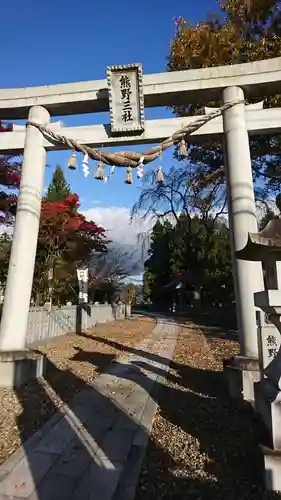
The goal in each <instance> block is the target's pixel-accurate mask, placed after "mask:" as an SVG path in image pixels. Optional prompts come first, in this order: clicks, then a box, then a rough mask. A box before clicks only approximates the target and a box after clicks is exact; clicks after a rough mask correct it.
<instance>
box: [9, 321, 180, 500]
mask: <svg viewBox="0 0 281 500" xmlns="http://www.w3.org/2000/svg"><path fill="white" fill-rule="evenodd" d="M177 331H178V327H177V326H176V325H175V324H174V323H173V322H172V321H171V320H168V319H167V320H165V319H158V322H157V325H156V327H155V328H154V330H153V332H152V334H150V336H149V337H147V338H146V339H144V340H143V341H142V342H140V343H139V344H137V345H136V346H135V347H134V348H128V349H127V351H128V353H126V355H124V356H122V357H121V358H119V359H118V360H117V361H115V362H114V363H111V365H110V369H109V370H108V372H107V373H105V374H102V375H100V376H99V377H98V378H97V379H95V381H94V382H93V384H92V386H91V387H90V388H89V389H87V390H84V391H82V392H81V393H79V394H77V395H76V396H75V397H74V398H73V400H72V401H71V402H70V403H69V405H64V406H63V407H62V408H61V409H60V411H59V412H57V413H56V414H55V415H54V416H53V417H52V418H51V419H50V420H49V421H48V422H47V423H46V424H45V425H44V426H43V427H42V428H41V429H40V430H39V431H38V432H36V434H34V436H32V437H31V438H30V439H29V440H28V441H26V442H25V443H24V444H23V446H21V447H20V448H19V449H18V450H17V451H16V452H15V453H14V454H13V455H12V456H11V457H10V458H9V459H8V460H6V461H5V462H4V463H3V464H2V465H1V466H0V500H8V499H9V500H20V499H21V500H23V499H29V500H109V499H112V500H132V499H133V498H134V494H135V488H136V485H137V481H138V476H139V472H140V469H141V464H142V459H143V456H144V453H145V449H146V446H147V442H148V439H149V434H150V431H151V427H152V421H153V416H154V414H155V411H156V409H157V397H158V394H159V390H161V386H162V384H163V383H165V377H166V375H167V371H168V370H169V361H170V360H171V358H172V356H173V352H174V347H175V343H176V338H177Z"/></svg>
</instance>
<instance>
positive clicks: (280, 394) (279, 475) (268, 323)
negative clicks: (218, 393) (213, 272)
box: [236, 195, 281, 491]
mask: <svg viewBox="0 0 281 500" xmlns="http://www.w3.org/2000/svg"><path fill="white" fill-rule="evenodd" d="M276 205H277V207H278V209H279V211H281V195H278V196H277V198H276ZM236 256H237V257H238V258H239V259H242V260H247V261H261V262H262V263H263V267H264V279H265V290H264V291H262V292H256V293H255V294H254V300H255V305H256V307H258V308H259V311H258V313H257V335H258V346H259V366H260V381H258V382H256V383H255V384H254V398H255V402H254V403H255V410H256V411H257V412H258V413H259V414H260V415H261V416H262V420H263V422H264V424H265V428H266V431H267V436H268V442H267V443H266V446H264V445H262V446H261V448H262V451H263V456H264V465H265V484H266V488H267V489H269V490H274V491H276V490H277V491H279V490H281V349H280V345H281V322H280V317H281V218H280V215H279V216H278V217H276V218H275V219H273V220H271V221H270V222H269V223H268V224H267V225H266V227H265V228H264V229H263V230H262V231H260V232H259V233H249V235H248V241H247V244H246V246H245V247H244V248H243V249H242V250H240V251H239V252H236Z"/></svg>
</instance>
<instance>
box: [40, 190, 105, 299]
mask: <svg viewBox="0 0 281 500" xmlns="http://www.w3.org/2000/svg"><path fill="white" fill-rule="evenodd" d="M79 207H80V204H79V196H78V195H77V194H76V193H73V194H71V195H70V196H68V197H67V198H65V199H64V200H63V201H58V202H50V201H44V200H43V202H42V208H41V219H40V228H39V238H38V246H37V258H36V269H35V276H34V289H36V290H37V292H38V291H39V290H43V291H46V279H47V274H48V269H50V268H51V267H52V268H53V270H54V287H55V288H56V290H57V295H60V299H62V297H63V296H66V295H67V291H68V292H69V290H70V289H72V291H73V290H76V287H77V283H76V282H77V278H76V269H77V267H79V266H80V265H81V264H87V265H88V264H89V262H90V260H91V255H92V253H93V252H94V251H99V252H103V251H106V244H107V241H106V238H105V230H104V228H102V227H100V226H98V225H97V224H96V223H95V222H93V221H88V220H87V219H86V217H85V216H84V215H83V214H81V213H80V212H79ZM72 295H73V293H72Z"/></svg>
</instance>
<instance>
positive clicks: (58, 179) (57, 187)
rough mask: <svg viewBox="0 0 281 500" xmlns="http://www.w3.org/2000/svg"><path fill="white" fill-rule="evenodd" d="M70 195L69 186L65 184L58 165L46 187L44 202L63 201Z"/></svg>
mask: <svg viewBox="0 0 281 500" xmlns="http://www.w3.org/2000/svg"><path fill="white" fill-rule="evenodd" d="M71 194H72V192H71V189H70V186H69V184H68V183H67V182H66V179H65V177H64V173H63V170H62V168H61V166H60V165H57V166H56V170H55V172H54V173H53V178H52V181H51V183H50V185H49V187H48V190H47V194H46V196H45V198H44V201H49V202H56V201H64V199H65V198H67V197H68V196H70V195H71Z"/></svg>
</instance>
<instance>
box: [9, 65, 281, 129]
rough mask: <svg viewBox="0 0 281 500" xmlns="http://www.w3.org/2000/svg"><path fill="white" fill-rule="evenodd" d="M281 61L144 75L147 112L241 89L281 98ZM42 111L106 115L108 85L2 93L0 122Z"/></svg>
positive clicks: (96, 83) (250, 94)
mask: <svg viewBox="0 0 281 500" xmlns="http://www.w3.org/2000/svg"><path fill="white" fill-rule="evenodd" d="M280 82H281V57H278V58H274V59H267V60H262V61H255V62H250V63H245V64H237V65H233V66H219V67H211V68H202V69H195V70H193V69H192V70H186V71H175V72H171V73H168V72H167V73H157V74H151V75H144V77H143V93H144V105H145V107H154V106H155V107H156V106H169V105H173V104H183V103H190V102H192V101H197V102H198V101H200V100H201V102H202V101H203V100H204V101H205V102H206V101H208V100H210V99H214V100H216V99H218V100H219V99H220V98H221V93H222V90H223V89H224V88H226V87H230V86H237V87H240V88H242V89H243V91H244V93H245V97H246V98H264V97H265V96H266V95H272V94H274V93H279V92H280ZM35 105H37V106H39V105H40V106H44V107H45V108H46V109H47V110H48V111H49V113H50V114H51V115H52V116H62V115H71V114H82V113H93V112H100V111H108V109H109V99H108V88H107V81H106V80H94V81H88V82H77V83H63V84H58V85H47V86H42V87H25V88H19V89H3V90H0V119H25V118H27V115H28V111H29V109H30V107H31V106H35Z"/></svg>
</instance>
